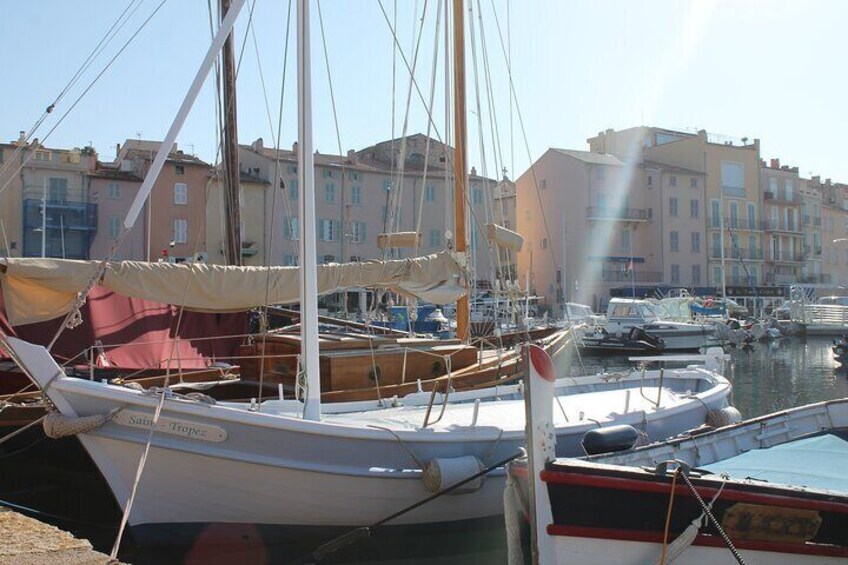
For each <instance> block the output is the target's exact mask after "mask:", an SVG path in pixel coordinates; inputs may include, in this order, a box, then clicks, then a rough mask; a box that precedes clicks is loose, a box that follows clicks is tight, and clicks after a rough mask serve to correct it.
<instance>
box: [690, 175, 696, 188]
mask: <svg viewBox="0 0 848 565" xmlns="http://www.w3.org/2000/svg"><path fill="white" fill-rule="evenodd" d="M689 188H698V179H697V178H695V177H689Z"/></svg>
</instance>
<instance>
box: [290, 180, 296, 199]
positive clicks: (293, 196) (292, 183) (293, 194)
mask: <svg viewBox="0 0 848 565" xmlns="http://www.w3.org/2000/svg"><path fill="white" fill-rule="evenodd" d="M289 200H297V179H292V180H291V181H290V182H289Z"/></svg>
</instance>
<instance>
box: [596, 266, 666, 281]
mask: <svg viewBox="0 0 848 565" xmlns="http://www.w3.org/2000/svg"><path fill="white" fill-rule="evenodd" d="M662 279H663V276H662V273H660V272H659V271H640V270H639V268H638V267H637V268H636V269H635V270H633V271H632V272H630V273H625V272H624V271H604V272H603V273H601V280H602V281H604V282H621V283H623V282H626V283H630V282H637V283H649V282H652V283H656V282H661V281H662Z"/></svg>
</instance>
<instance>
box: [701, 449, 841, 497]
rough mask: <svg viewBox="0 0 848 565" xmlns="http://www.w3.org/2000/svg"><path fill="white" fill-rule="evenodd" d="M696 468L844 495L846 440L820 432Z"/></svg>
mask: <svg viewBox="0 0 848 565" xmlns="http://www.w3.org/2000/svg"><path fill="white" fill-rule="evenodd" d="M700 468H702V469H706V470H708V471H710V472H711V473H715V474H721V473H727V474H728V475H730V477H731V478H732V479H737V480H739V479H746V478H751V479H756V480H759V481H768V482H769V483H773V484H782V485H790V486H796V487H808V488H814V489H822V490H830V491H836V492H842V493H845V494H848V441H846V440H845V439H844V438H842V437H839V436H838V435H834V434H824V435H820V436H815V437H809V438H804V439H799V440H796V441H791V442H788V443H784V444H781V445H776V446H774V447H770V448H767V449H756V450H753V451H748V452H747V453H743V454H741V455H737V456H736V457H731V458H730V459H725V460H724V461H717V462H715V463H712V464H710V465H702V466H701V467H700Z"/></svg>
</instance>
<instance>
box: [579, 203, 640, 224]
mask: <svg viewBox="0 0 848 565" xmlns="http://www.w3.org/2000/svg"><path fill="white" fill-rule="evenodd" d="M586 219H587V220H607V221H613V222H647V221H648V211H647V210H645V209H644V208H614V207H612V206H589V207H588V208H586Z"/></svg>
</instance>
